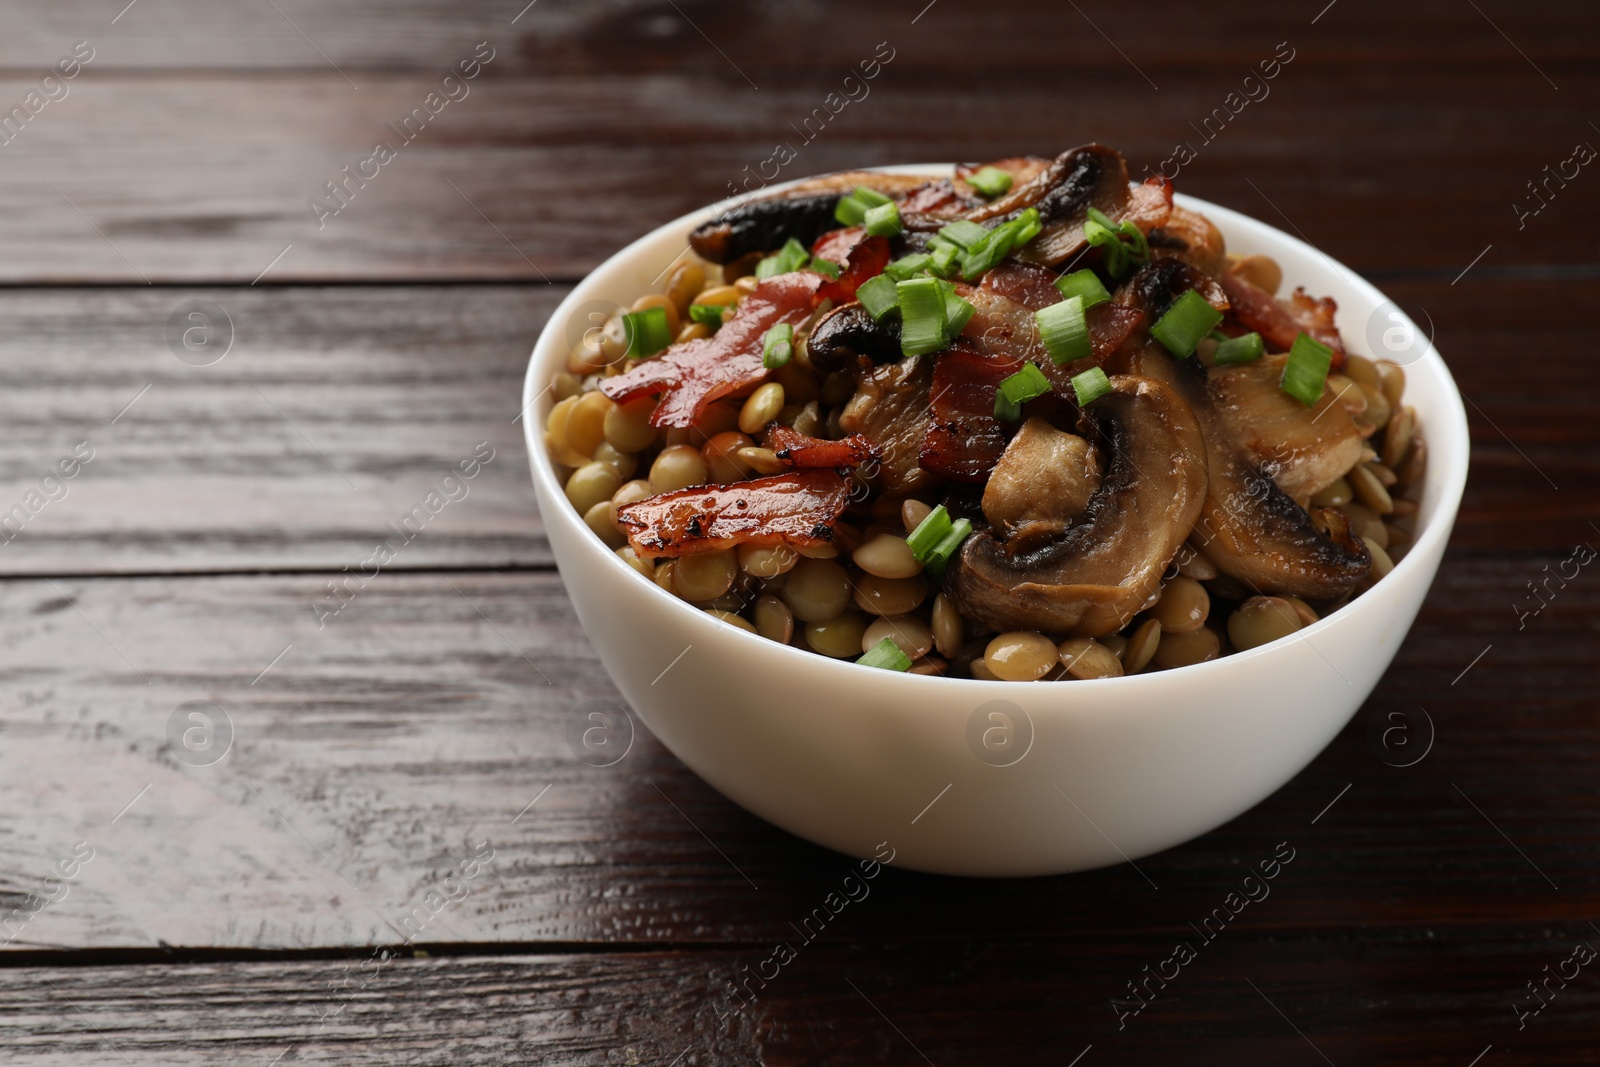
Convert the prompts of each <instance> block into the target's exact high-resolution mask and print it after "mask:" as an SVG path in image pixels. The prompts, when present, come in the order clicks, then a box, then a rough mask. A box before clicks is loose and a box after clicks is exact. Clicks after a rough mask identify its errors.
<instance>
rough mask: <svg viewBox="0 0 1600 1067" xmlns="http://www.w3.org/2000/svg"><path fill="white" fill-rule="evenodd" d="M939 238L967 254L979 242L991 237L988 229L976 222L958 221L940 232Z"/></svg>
mask: <svg viewBox="0 0 1600 1067" xmlns="http://www.w3.org/2000/svg"><path fill="white" fill-rule="evenodd" d="M939 236H940V237H943V238H944V239H945V240H946V241H949V242H950V243H951V244H953V245H955V246H956V247H957V248H959V249H961V250H962V251H963V252H965V251H966V250H967V249H969V248H971V247H972V246H973V245H975V244H977V243H978V242H979V241H982V240H985V239H987V238H988V236H989V230H988V228H987V227H984V226H979V225H978V224H977V223H976V222H969V221H967V220H966V219H957V220H956V221H955V222H952V223H951V224H950V225H948V226H946V227H944V228H943V229H942V230H940V231H939Z"/></svg>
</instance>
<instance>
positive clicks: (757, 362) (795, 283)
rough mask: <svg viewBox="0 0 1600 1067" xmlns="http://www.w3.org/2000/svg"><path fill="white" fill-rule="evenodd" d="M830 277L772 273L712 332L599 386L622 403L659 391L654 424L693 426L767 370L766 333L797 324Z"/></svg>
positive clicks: (758, 380) (804, 316)
mask: <svg viewBox="0 0 1600 1067" xmlns="http://www.w3.org/2000/svg"><path fill="white" fill-rule="evenodd" d="M827 281H828V279H827V278H825V277H824V276H822V275H821V274H817V273H816V272H814V271H805V270H802V271H793V272H791V273H788V274H779V275H775V276H774V277H771V278H768V279H767V280H766V281H764V282H762V283H761V284H760V285H758V286H756V290H755V292H753V293H751V294H750V295H749V296H747V297H745V299H744V303H742V304H740V305H739V310H738V311H737V312H735V313H734V314H733V315H732V316H731V317H730V318H729V319H728V320H727V321H726V322H724V323H723V324H722V328H721V329H719V330H718V331H717V332H716V333H715V334H713V335H711V336H710V337H705V338H701V339H700V340H698V341H688V342H685V343H684V344H680V345H673V346H672V347H671V348H669V349H667V351H666V352H665V353H663V354H662V355H660V356H657V357H656V358H655V359H649V360H645V361H644V362H643V363H640V364H639V365H638V366H637V367H634V368H633V369H632V370H630V371H625V372H624V373H622V374H619V375H617V376H616V377H614V378H606V379H604V380H603V381H601V383H600V391H601V392H602V393H604V394H605V395H606V396H608V397H610V398H611V399H612V400H615V401H617V402H618V403H622V402H624V401H628V400H632V399H634V398H635V397H640V396H645V395H651V394H661V403H660V404H658V405H656V410H655V412H654V413H653V414H651V416H650V425H652V426H679V427H686V426H693V425H694V424H695V423H696V422H698V421H699V419H700V417H701V416H702V415H704V414H705V410H706V408H707V407H708V406H709V405H710V404H711V402H712V401H714V400H718V399H720V398H722V397H725V396H727V395H729V394H730V393H735V392H738V391H739V390H741V389H748V388H750V387H751V386H754V385H756V384H758V383H760V382H761V381H762V380H763V379H765V378H766V376H767V370H766V368H765V367H763V366H762V365H761V344H762V340H763V338H765V336H766V333H767V331H768V330H770V329H771V328H772V327H774V326H776V325H778V324H779V323H781V322H787V323H789V324H790V325H791V326H799V325H801V324H802V323H804V322H805V321H806V319H807V318H809V317H810V315H811V309H812V308H813V307H814V306H815V304H816V301H817V300H818V299H819V297H818V290H819V289H820V288H821V287H822V285H823V284H824V283H826V282H827Z"/></svg>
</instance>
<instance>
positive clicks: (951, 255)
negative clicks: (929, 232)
mask: <svg viewBox="0 0 1600 1067" xmlns="http://www.w3.org/2000/svg"><path fill="white" fill-rule="evenodd" d="M928 247H929V248H932V249H933V261H932V262H930V263H929V264H928V270H929V271H930V272H932V273H934V274H937V275H938V276H939V277H941V278H948V277H950V275H952V274H954V273H955V272H956V261H957V260H959V259H960V258H961V249H959V248H957V247H956V246H955V245H953V244H950V243H949V242H946V243H944V244H940V245H932V244H930V245H929V246H928Z"/></svg>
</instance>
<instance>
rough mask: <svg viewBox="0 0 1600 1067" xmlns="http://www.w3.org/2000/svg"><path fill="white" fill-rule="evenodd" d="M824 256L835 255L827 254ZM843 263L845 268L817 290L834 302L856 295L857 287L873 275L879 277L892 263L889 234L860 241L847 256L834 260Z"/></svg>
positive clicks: (848, 300) (824, 297)
mask: <svg viewBox="0 0 1600 1067" xmlns="http://www.w3.org/2000/svg"><path fill="white" fill-rule="evenodd" d="M823 258H824V259H832V257H831V256H824V257H823ZM834 262H835V263H843V264H844V269H843V270H841V271H840V272H839V276H838V277H837V278H835V279H833V280H832V281H829V282H824V283H823V285H822V288H821V289H819V290H817V296H818V297H819V298H820V299H823V300H832V301H833V302H834V304H836V305H837V304H848V303H849V302H850V301H852V300H854V299H855V298H856V290H857V289H858V288H860V287H861V285H862V283H864V282H866V281H867V280H868V279H869V278H875V277H877V276H878V275H880V274H882V273H883V268H884V267H887V266H888V265H889V239H888V238H887V237H867V238H864V239H863V240H861V241H858V242H857V243H856V244H855V245H854V246H853V247H852V248H851V249H850V252H849V255H848V257H847V258H846V259H843V260H837V259H836V260H834Z"/></svg>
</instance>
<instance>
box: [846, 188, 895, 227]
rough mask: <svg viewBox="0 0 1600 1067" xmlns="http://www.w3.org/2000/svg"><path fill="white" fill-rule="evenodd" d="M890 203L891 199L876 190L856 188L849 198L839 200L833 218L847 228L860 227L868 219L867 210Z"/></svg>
mask: <svg viewBox="0 0 1600 1067" xmlns="http://www.w3.org/2000/svg"><path fill="white" fill-rule="evenodd" d="M887 203H889V198H888V197H887V196H884V195H883V194H882V193H880V192H878V191H877V190H876V189H867V188H865V187H863V186H859V185H858V186H856V187H855V189H853V190H852V191H851V192H850V194H849V195H848V196H842V197H840V198H839V204H838V206H837V207H835V208H834V209H833V217H834V218H835V219H836V220H838V221H839V222H841V223H843V224H844V225H846V226H860V225H861V224H862V223H863V222H864V221H866V217H867V209H868V208H873V207H878V206H880V205H882V204H887Z"/></svg>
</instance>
